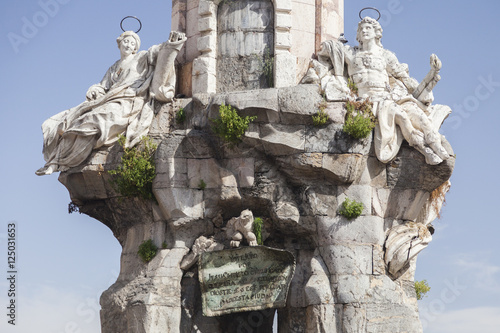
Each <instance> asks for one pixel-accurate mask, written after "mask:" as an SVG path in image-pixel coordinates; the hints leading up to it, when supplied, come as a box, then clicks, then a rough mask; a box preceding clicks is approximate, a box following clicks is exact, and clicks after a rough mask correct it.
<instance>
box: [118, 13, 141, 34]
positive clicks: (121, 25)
mask: <svg viewBox="0 0 500 333" xmlns="http://www.w3.org/2000/svg"><path fill="white" fill-rule="evenodd" d="M128 18H133V19H136V20H137V22H139V30H137V31H136V32H135V33H138V32H139V31H141V29H142V22H141V20H139V19H138V18H137V17H135V16H125V17H124V18H123V19H122V20H121V22H120V28H121V29H122V30H123V32H125V29H123V21H125V20H126V19H128Z"/></svg>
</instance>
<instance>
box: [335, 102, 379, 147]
mask: <svg viewBox="0 0 500 333" xmlns="http://www.w3.org/2000/svg"><path fill="white" fill-rule="evenodd" d="M345 106H346V109H347V112H346V115H345V122H344V127H343V129H342V130H343V131H344V132H346V133H347V134H349V135H350V136H352V137H354V138H356V139H362V138H366V137H367V136H368V135H370V133H371V132H372V129H374V128H375V124H376V120H375V116H374V115H373V113H372V103H371V102H369V101H368V100H366V101H363V102H353V101H347V102H346V103H345Z"/></svg>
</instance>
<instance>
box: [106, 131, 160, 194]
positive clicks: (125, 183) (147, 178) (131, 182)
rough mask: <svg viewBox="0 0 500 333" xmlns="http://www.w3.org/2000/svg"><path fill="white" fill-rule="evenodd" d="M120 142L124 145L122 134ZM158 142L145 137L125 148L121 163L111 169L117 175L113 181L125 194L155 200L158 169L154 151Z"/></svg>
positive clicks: (111, 172)
mask: <svg viewBox="0 0 500 333" xmlns="http://www.w3.org/2000/svg"><path fill="white" fill-rule="evenodd" d="M118 143H119V144H120V145H121V146H122V147H123V146H124V145H125V137H124V136H120V137H119V139H118ZM156 147H157V146H156V144H155V143H154V142H153V140H151V138H148V137H143V138H142V139H141V143H140V144H139V145H138V146H135V147H132V148H124V149H123V151H124V153H123V156H122V159H121V163H120V165H118V167H117V168H116V169H114V170H110V171H109V173H110V174H111V175H116V177H115V178H114V179H113V180H112V181H111V182H112V184H113V185H114V186H115V187H116V189H117V190H118V192H120V194H122V195H123V196H136V197H140V198H143V199H146V200H154V195H153V179H154V178H155V174H156V169H155V162H154V153H155V151H156Z"/></svg>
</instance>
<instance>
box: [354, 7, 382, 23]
mask: <svg viewBox="0 0 500 333" xmlns="http://www.w3.org/2000/svg"><path fill="white" fill-rule="evenodd" d="M367 9H373V10H374V11H376V12H377V13H378V18H377V21H378V20H380V16H381V15H380V11H379V10H378V9H377V8H375V7H365V8H363V9H361V10H360V11H359V19H360V20H362V19H363V18H362V17H361V13H362V12H363V11H365V10H367Z"/></svg>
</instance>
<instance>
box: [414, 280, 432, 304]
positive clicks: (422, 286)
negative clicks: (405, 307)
mask: <svg viewBox="0 0 500 333" xmlns="http://www.w3.org/2000/svg"><path fill="white" fill-rule="evenodd" d="M429 290H431V287H429V285H428V284H427V281H426V280H422V281H415V292H416V293H417V300H419V301H420V300H421V299H422V298H424V297H426V294H427V293H428V292H429Z"/></svg>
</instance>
